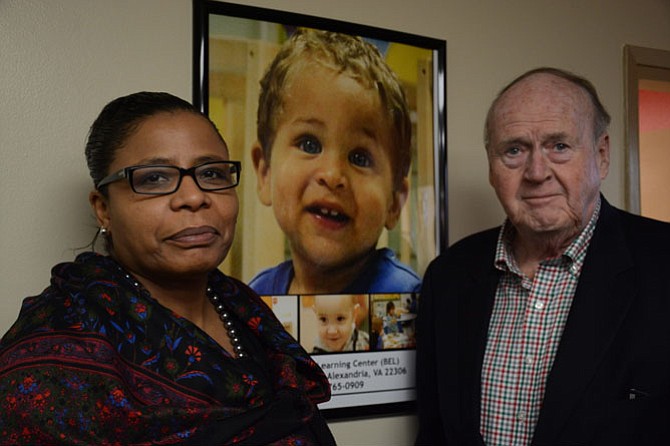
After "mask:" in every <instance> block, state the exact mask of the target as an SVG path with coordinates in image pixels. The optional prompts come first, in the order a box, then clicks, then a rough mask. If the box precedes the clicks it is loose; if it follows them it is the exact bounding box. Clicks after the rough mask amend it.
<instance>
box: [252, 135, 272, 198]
mask: <svg viewBox="0 0 670 446" xmlns="http://www.w3.org/2000/svg"><path fill="white" fill-rule="evenodd" d="M251 160H252V161H253V164H254V170H255V171H256V193H257V194H258V198H259V199H260V201H261V203H263V204H264V205H266V206H272V182H271V179H272V178H271V172H270V160H268V159H266V158H265V154H264V153H263V148H262V147H261V144H260V143H259V142H258V141H256V142H255V143H254V144H253V146H252V147H251Z"/></svg>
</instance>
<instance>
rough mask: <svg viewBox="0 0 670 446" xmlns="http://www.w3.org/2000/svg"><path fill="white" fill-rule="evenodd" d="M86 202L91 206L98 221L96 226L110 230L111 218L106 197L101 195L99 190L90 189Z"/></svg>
mask: <svg viewBox="0 0 670 446" xmlns="http://www.w3.org/2000/svg"><path fill="white" fill-rule="evenodd" d="M88 202H89V203H90V204H91V208H92V209H93V213H94V214H95V219H96V220H97V222H98V226H99V227H101V228H105V229H107V230H108V231H111V229H112V228H111V221H112V219H111V218H110V216H109V205H108V203H107V198H106V197H105V196H104V195H102V193H100V191H98V190H92V191H91V193H90V194H88Z"/></svg>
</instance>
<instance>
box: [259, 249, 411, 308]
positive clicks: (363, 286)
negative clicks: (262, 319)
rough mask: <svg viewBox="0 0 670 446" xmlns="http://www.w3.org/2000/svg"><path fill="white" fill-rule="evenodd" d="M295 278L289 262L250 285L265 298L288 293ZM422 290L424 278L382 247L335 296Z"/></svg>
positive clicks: (269, 269) (266, 271)
mask: <svg viewBox="0 0 670 446" xmlns="http://www.w3.org/2000/svg"><path fill="white" fill-rule="evenodd" d="M292 278H293V262H292V261H291V260H287V261H285V262H282V263H280V264H279V265H277V266H275V267H272V268H268V269H265V270H263V271H261V272H259V273H258V274H256V276H255V277H254V278H253V279H251V282H249V286H250V287H251V288H253V290H254V291H256V292H257V293H258V294H260V295H262V296H268V295H282V294H288V287H289V285H290V284H291V279H292ZM420 289H421V278H420V277H419V276H418V275H417V274H416V273H415V272H414V271H412V269H411V268H410V267H409V266H407V265H405V264H404V263H401V262H399V261H398V259H397V258H396V256H395V254H394V253H393V251H391V250H390V249H388V248H382V249H378V250H377V251H376V258H375V259H374V260H373V261H371V262H370V264H369V265H368V266H367V267H366V268H365V269H364V270H363V271H362V273H361V274H359V275H358V277H357V278H356V279H355V280H354V281H353V282H351V283H350V284H349V285H347V286H346V287H345V288H344V289H342V290H333V293H339V294H359V293H414V292H419V291H420Z"/></svg>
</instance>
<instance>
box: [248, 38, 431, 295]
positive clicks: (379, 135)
mask: <svg viewBox="0 0 670 446" xmlns="http://www.w3.org/2000/svg"><path fill="white" fill-rule="evenodd" d="M410 140H411V124H410V120H409V111H408V107H407V103H406V100H405V95H404V93H403V90H402V87H401V85H400V82H399V80H398V78H397V76H396V75H395V73H393V71H392V70H391V69H390V68H389V67H388V66H387V64H386V63H385V61H384V59H383V58H382V56H381V54H380V52H379V51H378V50H377V49H376V48H375V47H374V46H373V45H371V44H369V43H367V42H365V41H363V40H362V39H360V38H358V37H354V36H349V35H346V34H338V33H332V32H324V31H312V30H300V31H298V32H296V34H294V35H293V36H292V37H291V38H290V39H289V40H288V41H287V42H286V43H285V44H284V45H283V47H282V48H281V50H280V51H279V53H278V54H277V56H276V57H275V59H274V61H273V62H272V63H271V65H270V67H269V68H268V70H267V72H266V73H265V76H264V77H263V79H262V80H261V93H260V98H259V105H258V141H257V142H256V143H255V144H254V146H253V148H252V160H253V164H254V169H255V171H256V175H257V190H258V195H259V198H260V201H261V202H262V203H263V204H265V205H267V206H272V207H273V212H274V215H275V218H276V220H277V222H278V224H279V226H280V228H281V230H282V231H283V232H284V234H285V235H286V237H287V239H288V243H289V248H290V251H291V259H290V260H287V261H285V262H283V263H281V264H279V265H277V266H275V267H272V268H269V269H266V270H264V271H261V272H260V273H258V274H257V275H256V276H255V277H254V278H253V279H252V280H251V282H250V285H251V287H252V288H253V289H254V290H255V291H256V292H258V293H259V294H261V295H269V294H305V293H308V294H317V293H349V294H351V293H390V292H412V291H418V290H419V288H420V285H421V281H420V278H419V276H418V275H417V274H416V273H415V272H414V271H413V270H412V269H411V268H410V267H409V266H407V265H405V264H402V263H401V262H399V261H398V259H397V258H396V257H395V254H394V253H393V251H391V250H390V249H388V248H382V249H377V243H378V239H379V237H380V235H381V233H382V231H383V229H384V228H386V229H389V230H390V229H392V228H393V227H395V226H396V224H397V222H398V220H399V218H400V212H401V209H402V207H403V205H404V203H405V201H406V199H407V195H408V189H409V186H408V179H407V175H408V172H409V166H410V161H411V152H410Z"/></svg>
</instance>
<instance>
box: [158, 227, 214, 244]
mask: <svg viewBox="0 0 670 446" xmlns="http://www.w3.org/2000/svg"><path fill="white" fill-rule="evenodd" d="M218 234H219V233H218V231H217V230H216V229H214V228H213V227H211V226H199V227H197V228H186V229H182V230H181V231H179V232H176V233H174V234H172V235H171V236H170V237H168V240H171V241H173V242H175V243H178V244H181V245H189V246H199V245H207V244H209V243H211V242H212V241H213V240H214V239H215V238H216V237H217V236H218Z"/></svg>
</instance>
